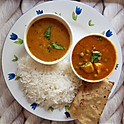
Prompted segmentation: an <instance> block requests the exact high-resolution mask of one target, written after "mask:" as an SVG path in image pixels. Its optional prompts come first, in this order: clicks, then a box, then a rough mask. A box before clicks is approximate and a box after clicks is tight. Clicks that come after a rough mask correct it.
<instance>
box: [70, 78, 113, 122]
mask: <svg viewBox="0 0 124 124" xmlns="http://www.w3.org/2000/svg"><path fill="white" fill-rule="evenodd" d="M113 84H114V83H113V82H110V81H109V80H107V79H105V80H104V81H101V82H98V83H88V82H84V81H83V82H82V86H81V87H80V89H79V92H78V93H77V95H76V97H75V99H74V101H73V102H72V104H71V106H70V108H69V113H70V114H71V116H73V117H74V118H77V119H78V120H79V121H80V122H81V123H82V124H97V122H98V120H99V118H100V116H101V114H102V112H103V109H104V107H105V105H106V102H107V99H108V96H109V94H110V92H111V89H112V87H113Z"/></svg>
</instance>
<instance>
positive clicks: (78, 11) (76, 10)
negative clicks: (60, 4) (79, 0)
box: [72, 6, 82, 21]
mask: <svg viewBox="0 0 124 124" xmlns="http://www.w3.org/2000/svg"><path fill="white" fill-rule="evenodd" d="M81 12H82V9H81V8H80V7H77V6H76V9H75V12H74V11H73V12H72V19H73V20H74V21H76V20H77V16H78V15H80V14H81Z"/></svg>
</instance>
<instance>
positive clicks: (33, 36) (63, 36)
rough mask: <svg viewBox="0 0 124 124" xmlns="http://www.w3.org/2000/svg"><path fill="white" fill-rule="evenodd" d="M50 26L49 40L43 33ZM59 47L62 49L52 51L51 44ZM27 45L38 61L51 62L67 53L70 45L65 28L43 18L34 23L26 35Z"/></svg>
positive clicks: (60, 24)
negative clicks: (53, 43)
mask: <svg viewBox="0 0 124 124" xmlns="http://www.w3.org/2000/svg"><path fill="white" fill-rule="evenodd" d="M49 26H51V29H50V40H48V39H47V38H46V37H45V36H44V33H45V31H46V30H47V29H48V27H49ZM52 41H53V42H55V43H56V44H57V45H61V46H63V47H64V49H53V48H50V49H49V46H50V45H51V42H52ZM27 45H28V47H29V50H30V51H31V53H32V54H33V55H34V56H35V57H37V58H38V59H40V60H42V61H46V62H51V61H55V60H58V59H60V58H61V57H63V56H64V55H65V53H66V52H67V50H68V48H69V45H70V36H69V32H68V30H67V29H66V27H65V26H64V25H63V24H62V23H61V22H60V21H58V20H56V19H52V18H44V19H40V20H38V21H36V22H34V23H33V24H32V25H31V27H30V28H29V30H28V33H27Z"/></svg>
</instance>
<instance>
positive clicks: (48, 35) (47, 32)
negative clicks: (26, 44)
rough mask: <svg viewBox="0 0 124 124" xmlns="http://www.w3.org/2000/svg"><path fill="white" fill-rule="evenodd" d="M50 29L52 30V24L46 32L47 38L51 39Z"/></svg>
mask: <svg viewBox="0 0 124 124" xmlns="http://www.w3.org/2000/svg"><path fill="white" fill-rule="evenodd" d="M50 30H51V26H49V27H48V28H47V30H46V31H45V33H44V37H46V38H47V40H50Z"/></svg>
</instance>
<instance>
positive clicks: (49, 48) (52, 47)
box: [47, 41, 65, 51]
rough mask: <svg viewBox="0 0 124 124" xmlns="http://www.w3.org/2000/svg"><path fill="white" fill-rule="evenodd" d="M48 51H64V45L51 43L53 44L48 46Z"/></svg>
mask: <svg viewBox="0 0 124 124" xmlns="http://www.w3.org/2000/svg"><path fill="white" fill-rule="evenodd" d="M47 48H48V50H49V51H50V50H51V49H58V50H64V49H65V48H64V47H63V46H62V45H59V44H56V43H55V42H53V41H52V42H51V44H49V45H48V47H47Z"/></svg>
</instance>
